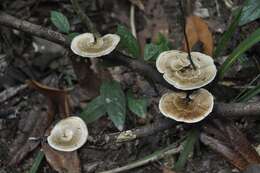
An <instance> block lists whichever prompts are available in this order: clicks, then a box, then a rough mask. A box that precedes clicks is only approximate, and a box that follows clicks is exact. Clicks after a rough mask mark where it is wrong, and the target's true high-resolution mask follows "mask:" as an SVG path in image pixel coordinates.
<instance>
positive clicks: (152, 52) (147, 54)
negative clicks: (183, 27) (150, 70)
mask: <svg viewBox="0 0 260 173" xmlns="http://www.w3.org/2000/svg"><path fill="white" fill-rule="evenodd" d="M159 49H160V48H159V46H157V45H154V44H153V43H150V44H146V45H145V47H144V60H146V61H148V60H150V59H156V58H157V56H158V55H159V51H160V50H159Z"/></svg>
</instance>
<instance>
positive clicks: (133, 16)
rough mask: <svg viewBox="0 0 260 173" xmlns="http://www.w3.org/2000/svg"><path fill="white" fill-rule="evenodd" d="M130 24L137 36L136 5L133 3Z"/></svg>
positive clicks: (134, 34)
mask: <svg viewBox="0 0 260 173" xmlns="http://www.w3.org/2000/svg"><path fill="white" fill-rule="evenodd" d="M130 25H131V30H132V34H133V36H134V37H135V38H136V28H135V6H134V5H133V4H131V7H130Z"/></svg>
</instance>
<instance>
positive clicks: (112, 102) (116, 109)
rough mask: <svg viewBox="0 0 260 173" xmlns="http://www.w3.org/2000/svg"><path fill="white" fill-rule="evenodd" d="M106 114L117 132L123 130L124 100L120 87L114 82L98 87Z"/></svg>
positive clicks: (107, 82) (106, 82)
mask: <svg viewBox="0 0 260 173" xmlns="http://www.w3.org/2000/svg"><path fill="white" fill-rule="evenodd" d="M100 94H101V96H102V98H103V101H104V102H105V108H106V112H107V113H108V116H109V117H110V119H111V120H112V121H113V123H114V124H115V126H116V127H117V128H118V130H120V131H121V130H123V127H124V123H125V117H126V100H125V94H124V92H123V90H122V89H121V86H120V84H119V83H118V82H116V81H105V82H103V83H102V85H101V87H100Z"/></svg>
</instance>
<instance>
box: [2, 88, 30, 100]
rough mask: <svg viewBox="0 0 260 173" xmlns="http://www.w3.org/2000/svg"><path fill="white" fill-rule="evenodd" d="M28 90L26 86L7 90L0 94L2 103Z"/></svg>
mask: <svg viewBox="0 0 260 173" xmlns="http://www.w3.org/2000/svg"><path fill="white" fill-rule="evenodd" d="M26 88H27V85H26V84H23V85H19V86H15V87H10V88H7V89H6V90H4V91H2V92H1V93H0V103H3V102H5V101H7V100H8V99H10V98H12V97H14V96H15V95H17V94H18V93H19V92H21V91H22V90H24V89H26Z"/></svg>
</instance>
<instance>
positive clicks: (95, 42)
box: [71, 33, 120, 58]
mask: <svg viewBox="0 0 260 173" xmlns="http://www.w3.org/2000/svg"><path fill="white" fill-rule="evenodd" d="M119 41H120V37H119V36H118V35H116V34H107V35H104V36H103V37H100V38H97V39H95V37H94V35H93V34H92V33H84V34H80V35H78V36H76V37H74V39H73V40H72V42H71V50H72V51H73V52H74V53H75V54H77V55H79V56H82V57H88V58H95V57H100V56H104V55H107V54H109V53H111V52H112V51H113V50H114V49H115V48H116V46H117V45H118V43H119Z"/></svg>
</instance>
